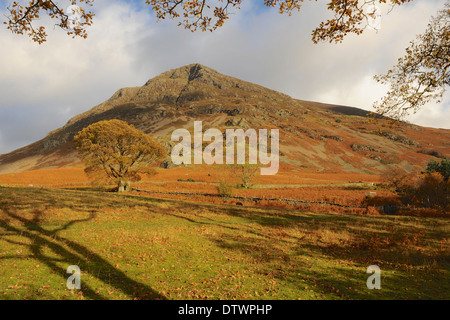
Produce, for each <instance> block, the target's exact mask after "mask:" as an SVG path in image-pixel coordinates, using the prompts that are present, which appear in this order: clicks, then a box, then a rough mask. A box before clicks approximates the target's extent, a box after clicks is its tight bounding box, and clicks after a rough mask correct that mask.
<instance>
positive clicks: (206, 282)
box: [0, 187, 450, 299]
mask: <svg viewBox="0 0 450 320" xmlns="http://www.w3.org/2000/svg"><path fill="white" fill-rule="evenodd" d="M0 219H1V221H0V299H373V298H376V299H420V298H424V299H425V298H431V299H448V298H450V281H449V275H450V271H449V266H450V263H449V244H448V238H449V234H450V225H449V223H448V220H447V219H438V218H417V217H400V216H399V217H395V216H362V215H344V214H339V215H337V214H325V213H311V212H305V211H299V210H278V209H267V208H257V207H254V208H252V207H236V206H230V205H214V204H201V203H194V202H187V201H176V200H162V199H153V198H149V197H141V196H136V195H133V194H128V195H126V194H123V195H120V194H115V193H106V192H95V191H89V189H87V190H83V191H70V190H55V189H51V190H50V189H35V188H12V187H8V188H0ZM372 264H376V265H378V266H379V267H380V268H381V270H382V289H381V290H369V289H367V287H366V280H367V278H368V276H369V275H368V274H366V273H365V272H366V269H367V267H368V266H369V265H372ZM69 265H78V266H79V267H80V268H81V272H82V276H81V281H82V290H74V291H70V290H68V289H67V288H66V280H67V278H68V276H69V274H66V269H67V267H68V266H69Z"/></svg>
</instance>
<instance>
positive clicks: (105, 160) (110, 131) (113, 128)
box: [74, 119, 167, 192]
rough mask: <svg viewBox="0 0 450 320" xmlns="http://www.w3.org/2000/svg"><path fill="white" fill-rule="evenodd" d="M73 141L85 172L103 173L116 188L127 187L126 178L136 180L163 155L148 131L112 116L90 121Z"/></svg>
mask: <svg viewBox="0 0 450 320" xmlns="http://www.w3.org/2000/svg"><path fill="white" fill-rule="evenodd" d="M74 142H75V146H76V148H77V150H78V153H79V155H80V157H81V159H82V160H83V161H84V163H85V165H86V169H85V172H86V173H87V175H88V176H90V177H95V178H99V177H100V176H101V175H102V174H103V176H104V175H106V177H107V178H109V179H110V180H112V181H113V182H115V183H116V184H117V186H118V192H123V191H128V190H129V188H130V181H139V180H140V179H141V174H153V173H154V169H152V168H151V165H152V164H154V163H155V162H157V161H160V160H162V159H163V158H164V157H166V155H167V154H166V151H165V150H164V148H163V147H162V146H161V145H160V144H159V143H157V142H156V141H154V140H153V139H152V138H151V137H150V136H149V135H147V134H145V133H144V132H142V131H140V130H137V129H136V128H135V127H134V126H132V125H129V124H127V123H126V122H125V121H121V120H116V119H114V120H108V121H100V122H97V123H94V124H91V125H90V126H88V127H86V128H84V129H83V130H81V131H80V132H79V133H78V135H76V136H75V138H74Z"/></svg>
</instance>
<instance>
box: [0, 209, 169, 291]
mask: <svg viewBox="0 0 450 320" xmlns="http://www.w3.org/2000/svg"><path fill="white" fill-rule="evenodd" d="M2 211H3V213H4V215H5V216H6V217H5V218H4V219H1V220H0V228H2V229H3V230H4V231H5V232H6V234H3V235H0V239H1V238H3V240H4V241H6V242H9V243H11V244H14V245H19V246H24V247H26V248H28V249H29V251H30V252H31V253H30V255H28V256H25V257H24V256H22V255H20V256H14V255H9V256H3V257H0V259H25V258H32V259H36V260H38V261H40V262H41V263H43V264H45V265H46V266H47V267H48V268H50V270H54V271H55V272H56V274H58V275H60V276H61V277H62V278H63V279H64V281H65V280H67V278H68V277H69V274H67V273H66V269H62V268H61V267H60V266H58V264H57V263H67V267H68V266H69V265H73V264H76V265H78V266H79V267H80V269H81V272H82V273H84V272H86V273H89V274H90V275H91V276H92V277H95V278H97V279H98V280H100V281H101V282H103V283H105V284H108V285H110V286H112V287H113V288H115V289H116V290H118V291H120V292H122V293H123V294H125V295H126V296H127V297H130V298H132V299H159V300H163V299H166V298H165V297H164V296H163V295H161V294H159V293H158V292H156V291H154V290H153V289H152V288H150V287H148V286H147V285H145V284H142V283H140V282H137V281H135V280H133V279H131V278H129V277H128V276H127V275H126V274H125V273H124V272H123V271H121V270H119V269H117V268H115V267H114V266H112V265H111V264H110V263H109V262H108V261H107V260H105V259H104V258H102V257H101V256H100V255H98V254H97V253H95V252H93V251H92V250H90V249H89V248H87V247H86V246H83V245H81V244H79V243H77V242H74V241H71V240H69V239H67V238H64V237H61V236H59V235H58V233H59V232H60V231H63V230H67V229H68V228H70V227H71V226H73V225H74V224H77V223H83V222H87V221H90V220H92V219H94V218H95V217H96V214H95V211H91V213H90V216H89V217H88V218H85V219H79V220H72V221H69V222H67V223H65V224H64V225H63V226H61V227H60V228H57V229H54V230H47V229H45V228H44V227H43V226H42V216H43V212H42V211H39V210H34V211H33V216H32V218H30V219H27V218H24V217H22V216H20V215H19V214H16V213H15V212H13V211H11V210H8V209H4V208H3V209H2ZM5 235H7V236H11V235H13V236H17V237H19V238H25V239H27V240H28V243H26V242H17V241H13V240H10V239H7V238H4V236H5ZM44 248H48V249H50V250H51V251H52V252H53V253H54V254H56V255H57V257H56V258H54V257H50V256H48V255H46V254H45V253H44V252H43V251H44ZM90 265H91V266H92V265H93V266H95V267H94V268H92V267H90ZM93 269H96V270H93ZM81 291H82V292H83V295H84V296H85V297H87V298H88V299H105V297H103V296H101V295H100V294H99V293H98V292H97V291H96V290H95V288H91V287H90V286H89V285H88V284H86V282H83V281H82V288H81Z"/></svg>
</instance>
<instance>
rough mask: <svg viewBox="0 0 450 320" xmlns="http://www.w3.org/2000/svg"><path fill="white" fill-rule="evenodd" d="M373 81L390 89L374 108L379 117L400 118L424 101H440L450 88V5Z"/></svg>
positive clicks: (446, 5)
mask: <svg viewBox="0 0 450 320" xmlns="http://www.w3.org/2000/svg"><path fill="white" fill-rule="evenodd" d="M375 79H376V80H377V81H378V82H380V83H383V84H388V85H389V86H390V89H389V91H388V93H387V95H386V96H385V97H383V99H382V100H381V101H379V102H377V103H376V104H375V105H374V107H375V109H376V111H377V112H378V113H379V114H382V115H385V116H389V117H391V118H394V119H401V118H403V117H404V116H406V115H408V114H409V113H411V112H413V113H415V112H416V111H418V110H419V109H420V107H421V106H423V105H424V104H425V103H427V102H430V101H436V102H440V100H441V99H442V97H443V95H444V93H445V91H446V89H447V87H448V86H449V85H450V2H447V3H446V4H445V7H444V8H443V9H441V10H439V12H438V13H437V15H436V16H435V17H433V18H432V19H431V21H430V23H429V24H428V27H427V29H426V31H425V32H424V33H423V34H421V35H419V36H417V39H416V40H415V41H412V42H411V45H410V46H409V47H408V48H407V49H406V54H405V56H403V57H401V58H400V59H398V63H397V65H396V66H394V67H393V68H392V69H390V70H389V71H388V72H387V73H386V74H383V75H377V76H375Z"/></svg>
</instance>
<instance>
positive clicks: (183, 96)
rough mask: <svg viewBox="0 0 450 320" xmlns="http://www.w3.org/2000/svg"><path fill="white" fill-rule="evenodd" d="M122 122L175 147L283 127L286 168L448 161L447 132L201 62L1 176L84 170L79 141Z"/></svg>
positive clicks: (13, 163)
mask: <svg viewBox="0 0 450 320" xmlns="http://www.w3.org/2000/svg"><path fill="white" fill-rule="evenodd" d="M108 119H121V120H125V121H127V122H128V123H130V124H133V125H134V126H136V127H137V128H138V129H140V130H142V131H144V132H146V133H148V134H150V135H152V136H154V137H156V138H157V139H158V140H159V141H161V142H162V143H163V145H165V146H166V147H167V149H170V146H171V142H170V135H171V133H172V132H173V130H175V129H177V128H187V129H189V130H191V131H192V129H193V122H194V120H202V121H203V129H204V130H205V129H207V128H208V127H214V128H219V129H221V130H224V129H226V128H239V127H241V128H244V129H246V128H255V129H258V128H267V129H270V128H279V129H280V151H281V157H280V160H281V167H280V169H281V170H294V171H300V170H303V171H308V172H361V173H380V172H382V171H383V170H385V169H386V168H387V167H389V166H401V167H403V168H405V169H407V170H413V169H415V168H419V167H421V166H424V165H425V164H426V163H427V162H428V161H429V160H430V159H436V158H439V157H445V156H447V157H448V156H450V130H444V129H433V128H423V127H420V126H416V125H412V124H406V123H401V124H397V125H394V126H393V125H392V124H391V123H390V122H389V121H388V120H386V119H378V120H377V121H373V119H371V118H369V117H367V111H365V110H361V109H357V108H352V107H346V106H336V105H328V104H321V103H315V102H309V101H302V100H296V99H292V98H291V97H289V96H287V95H285V94H282V93H279V92H276V91H273V90H270V89H267V88H264V87H262V86H259V85H256V84H252V83H249V82H246V81H242V80H239V79H236V78H232V77H229V76H225V75H223V74H221V73H219V72H217V71H215V70H213V69H210V68H208V67H205V66H202V65H200V64H191V65H188V66H184V67H181V68H178V69H174V70H170V71H167V72H164V73H162V74H161V75H159V76H157V77H155V78H153V79H151V80H149V81H148V82H147V83H146V84H145V85H144V86H142V87H134V88H123V89H120V90H119V91H117V92H116V93H115V94H114V95H113V96H112V97H111V98H110V99H109V100H107V101H105V102H103V103H102V104H100V105H98V106H96V107H94V108H92V109H91V110H89V111H87V112H85V113H82V114H80V115H78V116H75V117H74V118H72V119H70V120H69V121H68V122H67V124H66V125H65V126H63V127H62V128H59V129H56V130H54V131H52V132H50V133H49V134H48V135H47V136H46V137H45V138H44V139H42V140H40V141H37V142H35V143H33V144H31V145H29V146H26V147H24V148H21V149H18V150H16V151H13V152H11V153H8V154H4V155H0V173H8V172H19V171H25V170H31V169H40V168H54V167H64V166H74V165H80V163H79V160H78V158H77V154H76V151H75V150H74V147H73V143H72V140H73V137H74V135H75V134H76V133H77V132H78V131H80V130H81V129H83V128H84V127H86V126H88V125H90V124H92V123H95V122H97V121H100V120H108Z"/></svg>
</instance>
